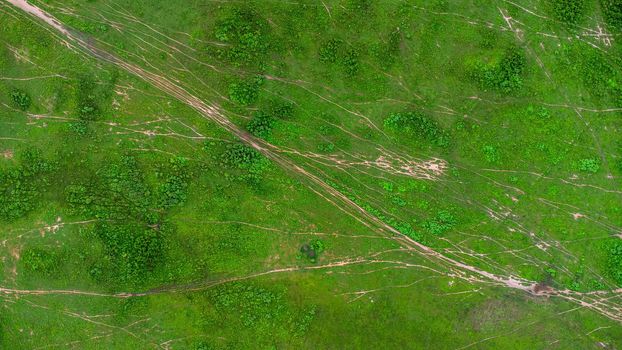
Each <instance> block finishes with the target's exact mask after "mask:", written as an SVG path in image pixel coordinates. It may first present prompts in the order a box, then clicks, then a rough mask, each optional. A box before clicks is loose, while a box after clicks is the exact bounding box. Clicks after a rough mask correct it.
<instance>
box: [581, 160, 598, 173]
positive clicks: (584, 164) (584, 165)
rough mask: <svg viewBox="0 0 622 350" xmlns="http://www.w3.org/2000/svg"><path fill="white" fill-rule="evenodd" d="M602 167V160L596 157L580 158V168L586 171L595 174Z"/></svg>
mask: <svg viewBox="0 0 622 350" xmlns="http://www.w3.org/2000/svg"><path fill="white" fill-rule="evenodd" d="M599 169H600V161H599V160H598V159H596V158H586V159H581V160H579V170H580V171H582V172H584V173H592V174H595V173H597V172H598V170H599Z"/></svg>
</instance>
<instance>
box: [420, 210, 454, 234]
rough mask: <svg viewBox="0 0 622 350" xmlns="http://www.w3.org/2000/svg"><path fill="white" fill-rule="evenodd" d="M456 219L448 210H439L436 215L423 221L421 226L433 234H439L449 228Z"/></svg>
mask: <svg viewBox="0 0 622 350" xmlns="http://www.w3.org/2000/svg"><path fill="white" fill-rule="evenodd" d="M457 223H458V220H457V219H456V217H455V216H454V214H453V213H452V212H451V211H449V210H439V211H438V212H437V213H436V215H435V216H434V217H433V218H431V219H428V220H426V221H425V222H424V223H423V228H424V229H425V230H426V231H428V232H429V233H431V234H433V235H441V234H443V233H445V232H447V231H449V230H451V229H452V228H453V227H454V226H456V224H457Z"/></svg>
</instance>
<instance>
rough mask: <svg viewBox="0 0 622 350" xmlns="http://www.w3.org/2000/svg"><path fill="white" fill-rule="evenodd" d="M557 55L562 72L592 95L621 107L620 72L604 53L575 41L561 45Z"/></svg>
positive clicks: (621, 81)
mask: <svg viewBox="0 0 622 350" xmlns="http://www.w3.org/2000/svg"><path fill="white" fill-rule="evenodd" d="M557 57H559V59H560V60H561V62H560V67H561V69H562V72H563V73H564V74H565V75H567V76H570V77H572V78H574V79H578V80H579V81H581V82H582V83H583V86H584V87H585V89H586V90H587V91H589V93H590V94H591V95H592V96H593V97H595V98H597V99H610V102H609V103H611V104H614V105H616V106H617V107H622V74H621V73H620V70H619V69H617V68H616V66H615V65H614V64H613V63H612V61H611V59H610V58H609V57H607V56H606V55H605V54H604V53H602V52H600V51H599V50H595V49H594V48H592V47H591V46H589V45H587V44H585V43H582V42H578V41H577V42H573V43H572V44H570V45H562V47H561V48H560V49H559V51H558V55H557Z"/></svg>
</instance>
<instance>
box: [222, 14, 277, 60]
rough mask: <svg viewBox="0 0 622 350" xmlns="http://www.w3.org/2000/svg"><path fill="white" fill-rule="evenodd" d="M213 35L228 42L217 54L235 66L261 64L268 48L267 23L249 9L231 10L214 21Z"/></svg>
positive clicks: (268, 33) (268, 34)
mask: <svg viewBox="0 0 622 350" xmlns="http://www.w3.org/2000/svg"><path fill="white" fill-rule="evenodd" d="M214 35H215V36H216V38H217V39H218V40H220V41H223V42H225V43H228V44H229V45H228V46H227V47H226V48H222V49H219V51H218V56H219V57H220V58H221V59H224V60H226V61H229V62H230V63H232V64H233V65H236V66H241V65H247V66H261V65H262V64H263V60H264V59H265V55H266V53H267V52H268V50H269V48H270V32H269V26H268V23H267V22H266V20H264V19H263V18H261V17H260V16H259V15H258V14H257V13H255V12H254V11H252V10H249V9H234V10H233V11H231V12H230V13H229V14H228V15H227V16H226V17H225V18H224V19H222V20H219V21H218V22H217V23H216V27H215V30H214Z"/></svg>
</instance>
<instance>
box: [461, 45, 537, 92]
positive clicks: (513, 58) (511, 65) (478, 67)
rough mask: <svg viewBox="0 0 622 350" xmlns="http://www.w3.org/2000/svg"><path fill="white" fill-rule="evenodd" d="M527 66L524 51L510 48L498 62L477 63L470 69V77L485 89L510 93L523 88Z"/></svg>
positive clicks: (515, 47)
mask: <svg viewBox="0 0 622 350" xmlns="http://www.w3.org/2000/svg"><path fill="white" fill-rule="evenodd" d="M526 66H527V59H526V57H525V53H524V52H523V50H522V49H521V48H519V47H518V46H510V47H509V48H508V49H506V50H505V52H504V53H503V55H502V56H501V57H500V58H499V59H498V61H494V60H493V61H491V62H488V63H485V62H482V61H477V62H475V63H474V66H473V67H471V69H470V75H471V78H472V79H474V80H475V81H477V82H478V83H479V84H480V86H481V87H482V88H484V89H493V90H499V91H501V92H504V93H510V92H513V91H516V90H519V89H520V88H521V87H522V85H523V80H522V76H523V73H524V72H525V68H526Z"/></svg>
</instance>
